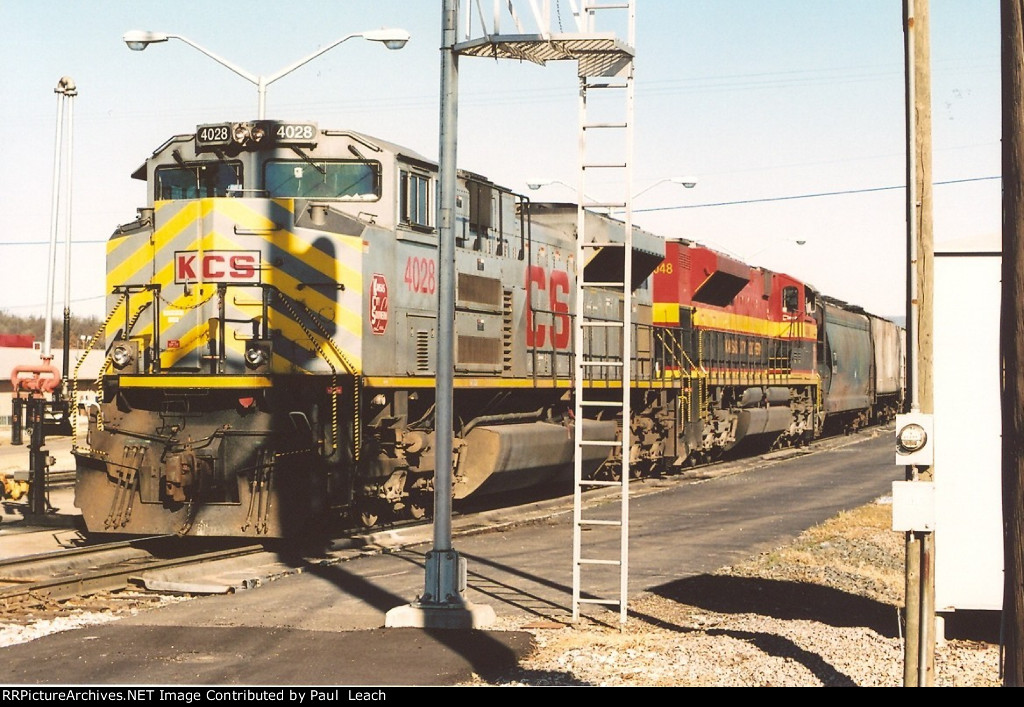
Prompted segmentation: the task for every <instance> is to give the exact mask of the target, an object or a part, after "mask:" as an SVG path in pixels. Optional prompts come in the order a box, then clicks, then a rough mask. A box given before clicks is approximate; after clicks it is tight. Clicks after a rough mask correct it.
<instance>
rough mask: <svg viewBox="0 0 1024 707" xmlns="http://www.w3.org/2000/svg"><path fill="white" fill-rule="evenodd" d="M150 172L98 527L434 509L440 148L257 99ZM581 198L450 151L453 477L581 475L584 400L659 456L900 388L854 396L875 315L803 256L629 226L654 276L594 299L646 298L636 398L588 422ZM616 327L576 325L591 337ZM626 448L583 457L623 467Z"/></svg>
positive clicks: (197, 528) (151, 162)
mask: <svg viewBox="0 0 1024 707" xmlns="http://www.w3.org/2000/svg"><path fill="white" fill-rule="evenodd" d="M132 176H133V177H135V178H137V179H140V180H144V181H145V183H146V192H147V204H146V206H144V207H142V208H140V209H139V211H138V215H137V218H135V220H134V221H132V222H130V223H127V224H124V225H122V226H119V227H118V228H117V229H116V230H115V231H114V233H113V234H112V236H111V237H110V240H109V242H108V246H107V291H108V300H109V315H108V317H107V319H106V323H105V325H104V332H103V335H104V336H102V337H94V341H95V340H100V339H102V340H104V341H105V347H106V348H105V356H106V358H105V361H104V363H103V365H102V367H101V368H102V373H101V374H100V377H99V380H98V381H97V389H98V392H99V400H98V404H97V405H95V406H90V407H89V408H88V409H89V411H90V412H89V418H88V421H87V430H86V429H84V428H83V430H82V434H80V435H78V436H77V437H76V439H75V440H73V447H74V454H75V457H76V460H77V478H76V497H75V503H76V506H77V507H78V508H80V509H81V511H82V517H83V520H84V523H85V525H86V527H87V529H88V530H89V531H90V532H93V533H111V534H147V535H148V534H171V533H177V534H179V535H196V536H250V537H260V538H278V537H289V536H297V535H303V534H307V533H309V532H312V531H315V530H316V529H317V528H319V527H320V526H321V525H322V524H323V523H325V522H329V521H331V520H334V519H337V518H342V519H345V520H346V521H347V522H349V523H352V524H356V525H364V526H373V525H376V524H378V523H385V522H391V521H393V520H395V519H399V518H421V517H423V516H424V515H426V514H428V513H429V511H430V510H431V508H432V506H433V488H434V486H433V479H434V472H435V470H436V469H437V468H438V467H439V462H438V460H437V459H436V458H435V452H434V450H435V447H436V445H435V434H436V433H435V429H434V411H435V402H436V401H435V398H434V392H435V385H436V378H435V376H436V354H437V346H438V340H437V316H438V314H437V302H438V284H439V283H438V245H439V244H438V233H437V230H436V228H435V223H434V219H435V212H436V204H435V202H434V200H435V198H436V197H435V195H436V193H437V187H436V185H437V165H436V163H435V162H433V161H431V160H430V159H427V158H425V157H424V156H422V155H420V154H417V153H416V152H414V151H411V150H409V149H406V148H404V147H401V146H399V145H395V144H392V143H389V142H387V141H384V140H380V139H377V138H374V137H371V136H368V135H364V134H360V133H355V132H346V131H335V130H324V129H321V128H320V127H319V126H317V125H316V124H314V123H309V122H287V121H263V120H261V121H251V122H239V123H216V124H207V125H200V126H197V128H196V131H195V132H194V133H189V134H183V135H178V136H175V137H172V138H171V139H169V140H168V141H167V142H165V143H164V144H163V145H161V146H160V147H159V148H158V149H157V150H156V151H155V152H154V153H153V154H152V155H151V156H150V157H149V158H148V159H147V160H146V162H145V164H143V165H142V166H141V167H140V168H139V169H138V170H137V171H136V172H135V173H134V174H133V175H132ZM577 218H578V214H577V206H576V205H575V204H556V203H533V202H531V201H530V200H529V199H527V198H526V197H525V196H522V195H519V194H516V193H514V192H513V191H511V190H509V189H507V188H504V187H501V186H499V185H497V184H495V183H493V182H491V181H490V180H488V179H487V178H486V177H484V176H481V175H479V174H475V173H472V172H468V171H460V172H459V173H458V178H457V198H456V213H455V225H456V256H455V257H456V262H455V271H456V275H455V277H456V282H455V300H456V302H455V321H454V342H453V344H454V351H453V354H454V356H453V358H454V380H453V388H454V394H453V397H454V399H453V401H452V402H453V411H454V417H455V430H454V435H455V439H454V444H453V459H451V460H444V461H443V462H441V463H440V467H442V468H444V469H446V470H448V469H451V473H453V484H452V488H453V495H454V498H455V500H456V501H460V500H463V499H467V498H472V497H476V496H486V495H488V494H504V493H508V492H510V491H514V490H517V489H523V488H527V487H530V486H534V485H538V484H544V483H548V482H552V481H556V480H559V479H565V480H568V479H571V478H572V462H573V454H574V450H573V426H574V425H576V424H581V425H584V426H586V427H587V428H588V429H587V431H586V433H585V434H586V437H587V439H592V440H593V439H603V440H608V441H611V440H615V439H618V438H620V437H621V434H622V432H621V431H622V429H623V427H624V426H625V425H627V424H628V425H629V429H630V431H631V435H630V439H631V440H632V448H631V449H630V450H629V454H630V459H629V464H628V468H630V470H631V472H632V473H635V474H637V475H641V474H646V473H667V472H671V471H673V470H676V469H678V468H680V467H682V466H684V465H688V464H694V463H698V462H701V461H706V460H709V459H714V458H716V457H718V456H720V455H721V454H722V453H724V452H726V451H729V450H733V449H735V448H737V447H738V446H739V445H740V444H741V443H742V442H744V441H745V440H747V439H751V438H754V437H758V438H762V439H768V440H769V441H772V442H775V443H776V444H800V443H803V442H805V441H807V440H809V439H812V438H813V437H815V436H817V435H818V434H820V433H821V431H822V429H823V426H824V424H825V421H826V419H827V418H828V416H830V415H832V414H836V415H839V414H852V415H854V416H855V417H856V416H857V415H858V414H859V412H855V411H860V410H864V409H867V410H870V409H871V405H872V404H873V403H872V396H875V395H877V394H878V393H881V392H883V391H881V389H877V388H873V389H868V390H866V391H861V390H859V389H858V390H854V391H853V392H850V393H849V394H847V393H846V392H844V391H846V390H847V388H849V387H850V386H849V385H848V382H849V381H848V380H847V378H846V376H847V375H848V367H847V361H848V360H849V359H848V358H847V357H848V355H849V354H848V353H847V348H848V346H849V341H851V340H852V339H857V337H860V336H861V333H862V332H867V333H868V334H870V331H871V326H870V321H871V320H869V319H867V318H861V315H859V314H855V313H851V312H848V311H847V310H844V309H842V308H841V307H839V306H835V307H834V310H835V311H834V312H833V311H832V310H833V305H832V303H829V302H828V301H827V300H824V299H823V298H821V297H820V296H819V295H818V294H817V293H816V291H815V290H814V289H813V288H811V287H810V286H808V285H806V284H804V283H802V282H800V281H798V280H797V279H795V278H793V277H790V276H788V275H785V274H782V273H775V272H770V271H768V270H764V269H762V268H757V267H753V266H750V265H747V264H744V263H741V262H739V261H737V260H736V259H734V258H730V257H728V256H725V255H723V254H721V253H717V252H715V251H714V250H712V249H709V248H707V247H705V246H701V245H699V244H696V243H692V242H690V241H687V240H683V239H663V238H660V237H656V236H655V235H653V234H650V233H647V232H645V231H643V230H641V229H634V233H633V234H632V237H631V239H630V242H631V244H632V248H633V257H632V263H633V281H634V282H636V283H642V284H640V286H639V287H637V288H636V289H635V291H634V292H633V293H631V295H627V296H624V295H623V293H622V292H621V290H619V291H618V292H616V291H612V290H608V291H607V292H601V291H589V294H588V298H589V299H587V300H586V301H585V302H584V306H585V307H586V308H587V311H588V316H597V317H604V318H607V319H609V320H620V318H621V312H622V310H623V308H624V307H627V306H628V307H631V308H632V322H633V327H634V332H633V335H632V337H631V340H632V342H633V349H632V351H631V352H630V358H631V362H630V363H631V367H632V368H631V371H632V374H631V381H632V385H633V388H632V391H631V395H632V400H631V411H632V413H633V414H632V416H631V418H630V419H629V420H623V419H619V418H616V417H614V416H611V417H609V416H602V415H600V414H597V413H595V414H594V415H593V417H589V418H587V419H582V420H575V419H573V415H572V409H573V404H572V402H573V401H572V390H573V386H572V380H571V375H572V371H573V365H572V362H573V355H574V352H573V351H572V346H573V344H572V339H573V337H572V335H571V334H572V329H573V321H574V320H573V317H574V312H573V311H572V308H573V307H574V302H575V299H574V293H575V290H576V273H577V270H578V268H579V267H580V266H581V264H577V263H575V262H574V259H575V257H576V255H575V253H576V243H575V238H576V224H577ZM586 218H587V219H589V221H588V223H587V228H586V230H585V232H586V233H587V234H588V238H589V237H592V238H593V239H594V242H595V243H618V244H620V245H621V244H622V243H623V242H624V241H625V238H624V231H623V224H622V222H621V221H618V220H616V219H613V218H611V217H609V216H608V215H606V214H598V213H590V212H587V214H586ZM621 251H622V249H621V247H619V248H608V249H607V250H605V251H601V250H598V252H597V254H596V255H595V257H594V258H592V259H591V260H589V261H588V262H587V263H586V264H582V265H583V267H586V268H600V267H603V263H605V261H606V260H607V259H609V258H615V257H621ZM613 252H617V253H618V254H619V255H618V256H615V255H613V254H612V253H613ZM597 279H600V278H597ZM627 297H628V301H626V298H627ZM844 317H846V318H849V319H850V321H851V322H852V321H853V320H854V319H856V324H855V325H854V324H850V325H849V326H847V325H845V324H843V322H845V321H846V319H844ZM862 324H863V327H861V325H862ZM844 326H845V328H844ZM851 327H852V329H854V330H855V331H856V332H857V335H856V336H855V337H850V336H848V335H847V329H850V328H851ZM610 331H611V329H610ZM889 333H890V334H891V333H892V332H889ZM607 336H614V333H612V334H608V335H607ZM857 341H860V339H857ZM866 341H867V344H868V346H870V345H871V338H870V336H869V337H868V338H867V339H866ZM886 341H891V337H889V338H887V339H886ZM615 344H616V342H615V341H610V340H604V339H602V338H600V337H597V336H591V337H589V338H587V339H586V340H585V342H584V345H585V346H586V347H587V348H588V351H587V354H588V356H590V357H594V356H597V355H601V354H602V352H603V351H604V352H607V354H608V355H612V353H611V352H615V351H616V350H618V349H617V348H616V346H615ZM860 353H861V352H859V351H858V353H857V355H858V356H859V355H860ZM870 353H871V349H870V348H869V349H867V355H868V358H866V359H864V366H865V368H864V374H867V373H869V372H870V371H871V368H872V364H871V363H870ZM615 355H618V354H615ZM887 355H889V354H887ZM830 357H831V358H830ZM858 365H859V364H858ZM881 369H882V366H881V365H880V364H878V363H876V364H874V370H876V371H879V372H881ZM853 375H854V382H860V381H861V380H862V378H861V376H862V373H861V372H860V369H857V372H856V373H855V374H853ZM593 385H598V383H597V382H595V383H594V384H593ZM833 394H834V395H835V396H836V397H835V398H834V399H833V398H832V397H831V396H832V395H833ZM865 394H866V395H867V396H868V397H867V398H865V397H864V395H865ZM609 448H610V449H613V450H617V447H615V446H614V445H609V447H597V446H595V447H594V449H598V450H601V451H596V452H592V453H590V454H589V456H588V457H587V458H586V459H584V471H585V473H587V474H589V475H594V476H602V475H614V474H617V473H619V471H618V470H621V468H622V466H623V465H622V464H621V462H620V460H618V459H615V458H614V457H609V456H608V455H609V452H608V451H607V449H609ZM617 453H618V451H612V452H611V454H617Z"/></svg>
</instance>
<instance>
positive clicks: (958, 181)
mask: <svg viewBox="0 0 1024 707" xmlns="http://www.w3.org/2000/svg"><path fill="white" fill-rule="evenodd" d="M990 179H1002V177H1001V176H995V177H971V178H969V179H951V180H949V181H946V182H934V183H933V186H940V185H944V184H963V183H965V182H983V181H987V180H990ZM906 188H907V187H906V186H905V185H903V184H900V185H897V186H892V187H869V188H867V189H846V190H844V191H823V192H818V193H817V194H793V195H791V196H769V197H763V198H760V199H742V200H740V201H716V202H712V203H708V204H678V205H676V206H654V207H650V208H646V209H633V213H640V212H646V211H674V210H676V209H701V208H705V207H709V206H736V205H738V204H760V203H764V202H767V201H790V200H793V199H816V198H818V197H821V196H845V195H847V194H867V193H870V192H877V191H891V190H893V189H906Z"/></svg>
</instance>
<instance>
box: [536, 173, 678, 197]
mask: <svg viewBox="0 0 1024 707" xmlns="http://www.w3.org/2000/svg"><path fill="white" fill-rule="evenodd" d="M665 182H672V183H673V184H682V185H683V186H684V187H686V188H687V189H693V188H694V187H695V186H697V179H696V178H695V177H665V178H664V179H659V180H658V181H656V182H655V183H654V184H651V185H650V186H647V187H644V188H643V189H641V190H640V191H638V192H637V193H636V194H634V195H633V198H634V199H635V198H637V197H638V196H640V195H641V194H643V193H645V192H647V191H650V190H651V189H653V188H654V187H656V186H658V185H659V184H664V183H665ZM553 184H561V185H562V186H563V187H568V188H569V189H572V190H573V191H576V187H574V186H572V185H570V184H566V183H565V182H563V181H561V180H558V179H542V178H536V177H535V178H533V179H528V180H527V182H526V186H527V187H529V188H530V189H532V190H534V191H536V190H537V189H540V188H541V187H549V186H551V185H553ZM583 196H584V197H586V198H588V199H590V197H589V196H587V195H586V194H584V195H583Z"/></svg>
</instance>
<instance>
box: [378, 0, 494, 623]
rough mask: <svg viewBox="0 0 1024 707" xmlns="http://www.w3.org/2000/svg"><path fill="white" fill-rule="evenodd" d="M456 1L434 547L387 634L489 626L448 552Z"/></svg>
mask: <svg viewBox="0 0 1024 707" xmlns="http://www.w3.org/2000/svg"><path fill="white" fill-rule="evenodd" d="M457 5H458V3H457V0H444V9H443V12H442V14H443V27H442V40H443V41H442V44H441V118H440V133H441V134H440V157H439V160H438V181H439V182H440V185H439V186H440V204H439V205H438V209H437V226H438V236H439V244H438V245H439V249H440V253H439V263H438V303H437V331H438V337H437V338H438V342H437V391H436V395H437V405H436V408H435V425H434V430H435V442H434V448H435V459H436V460H437V461H436V463H435V471H434V547H433V549H432V550H431V551H430V552H428V553H427V556H426V567H425V568H424V570H425V582H424V590H423V594H422V596H420V598H419V599H418V600H417V601H416V602H415V603H413V604H412V605H410V606H400V607H396V608H394V609H392V610H391V611H389V612H388V613H387V616H386V619H385V626H417V627H429V628H476V627H479V626H484V625H486V624H488V623H491V622H492V621H494V618H495V615H494V610H493V609H492V608H491V607H489V606H474V605H472V604H469V603H467V602H466V600H465V596H464V593H465V590H466V562H465V560H464V559H463V558H462V557H460V556H459V553H457V552H456V551H455V550H454V549H453V548H452V524H451V513H452V429H453V427H452V420H453V414H452V407H453V384H454V382H453V374H454V370H455V368H454V348H455V347H454V342H455V337H454V330H455V191H456V186H457V181H456V176H457V175H456V157H455V154H456V135H457V126H458V77H459V69H458V58H457V57H456V54H455V42H456V40H457V36H458V17H457V13H458V10H457Z"/></svg>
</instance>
